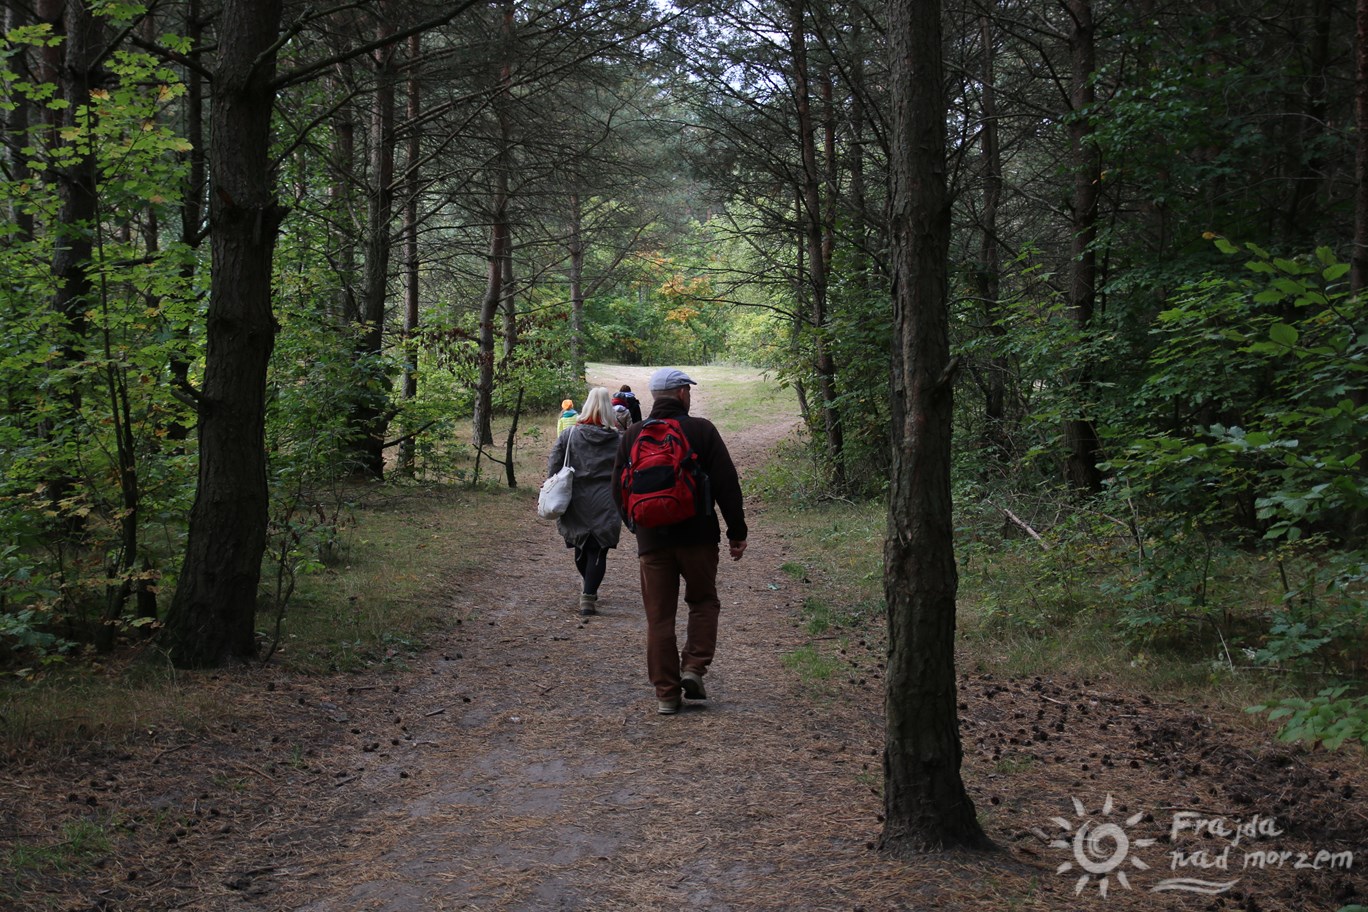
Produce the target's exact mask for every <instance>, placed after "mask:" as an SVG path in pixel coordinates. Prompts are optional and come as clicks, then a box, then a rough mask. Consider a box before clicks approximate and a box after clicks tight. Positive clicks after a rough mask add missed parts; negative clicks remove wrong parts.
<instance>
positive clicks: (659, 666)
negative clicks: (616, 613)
mask: <svg viewBox="0 0 1368 912" xmlns="http://www.w3.org/2000/svg"><path fill="white" fill-rule="evenodd" d="M719 550H720V548H719V546H718V545H716V544H706V545H689V546H687V547H682V548H661V549H660V550H658V551H651V552H649V553H647V554H643V555H641V556H640V557H639V558H638V560H639V561H640V562H641V601H642V603H643V604H644V605H645V606H646V673H647V674H648V675H649V676H650V678H651V683H652V684H654V685H655V690H656V697H657V698H658V699H661V700H670V699H673V698H675V697H677V696H679V673H680V672H681V671H683V670H686V669H687V670H689V671H696V672H698V673H699V674H703V672H704V671H706V670H707V668H708V666H709V665H710V664H712V659H713V651H714V650H715V649H716V648H717V616H718V614H719V613H720V612H721V609H722V603H721V602H720V601H718V598H717V562H718V554H719ZM681 577H683V579H684V604H686V605H688V606H689V620H688V628H687V632H686V635H685V640H684V652H683V654H682V655H681V654H680V652H679V650H678V647H677V645H676V640H675V614H676V612H677V611H678V608H679V580H680V578H681Z"/></svg>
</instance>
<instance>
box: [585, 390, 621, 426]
mask: <svg viewBox="0 0 1368 912" xmlns="http://www.w3.org/2000/svg"><path fill="white" fill-rule="evenodd" d="M579 423H580V424H601V425H603V426H604V427H612V426H613V406H612V397H611V396H609V394H608V388H607V387H604V386H596V387H594V388H593V389H591V390H590V391H589V395H588V396H585V397H584V408H582V409H580V417H579Z"/></svg>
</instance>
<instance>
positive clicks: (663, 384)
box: [647, 367, 698, 393]
mask: <svg viewBox="0 0 1368 912" xmlns="http://www.w3.org/2000/svg"><path fill="white" fill-rule="evenodd" d="M697 385H698V383H697V381H695V380H693V379H692V378H691V377H690V376H689V375H688V374H686V373H684V372H683V371H682V370H680V369H679V368H677V367H662V368H661V369H660V370H658V371H656V372H655V373H653V374H651V381H650V383H649V384H647V386H648V388H649V389H650V391H651V392H653V393H663V392H664V391H666V390H672V389H679V388H680V387H681V386H697Z"/></svg>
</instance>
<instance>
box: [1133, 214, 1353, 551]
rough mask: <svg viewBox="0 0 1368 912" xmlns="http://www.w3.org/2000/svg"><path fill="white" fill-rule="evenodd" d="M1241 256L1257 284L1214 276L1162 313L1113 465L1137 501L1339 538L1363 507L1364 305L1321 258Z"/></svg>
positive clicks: (1322, 254) (1273, 530) (1281, 532)
mask: <svg viewBox="0 0 1368 912" xmlns="http://www.w3.org/2000/svg"><path fill="white" fill-rule="evenodd" d="M1219 245H1220V247H1221V249H1222V250H1223V251H1224V252H1226V253H1228V254H1231V255H1235V254H1238V253H1239V251H1238V250H1237V249H1236V248H1235V247H1234V245H1232V244H1230V243H1228V242H1225V241H1224V240H1221V241H1219ZM1249 250H1250V252H1251V253H1253V254H1254V258H1253V259H1251V260H1249V261H1248V262H1246V263H1245V268H1246V270H1247V271H1248V272H1250V273H1253V274H1254V277H1253V278H1240V277H1226V276H1221V275H1213V276H1209V277H1207V278H1206V279H1203V280H1202V281H1200V282H1197V283H1194V284H1191V285H1189V286H1188V287H1186V288H1185V289H1183V290H1182V291H1180V292H1179V294H1178V295H1177V296H1176V297H1175V301H1174V306H1172V307H1171V308H1169V309H1168V310H1165V311H1164V312H1163V313H1161V314H1160V315H1159V318H1158V321H1157V326H1156V328H1155V330H1154V332H1155V334H1156V335H1157V336H1158V337H1159V344H1158V346H1157V347H1156V348H1155V351H1154V354H1153V355H1152V357H1151V359H1150V366H1151V370H1152V373H1151V374H1150V376H1149V377H1148V378H1147V379H1146V380H1145V382H1144V384H1143V385H1142V387H1141V388H1140V390H1139V393H1138V395H1137V397H1136V401H1135V402H1134V404H1133V406H1134V411H1133V414H1134V416H1135V418H1134V419H1132V421H1131V422H1128V423H1124V424H1123V423H1118V424H1117V425H1116V426H1113V427H1111V428H1109V429H1108V435H1109V437H1110V438H1111V439H1113V440H1119V441H1122V442H1124V449H1122V450H1121V452H1120V453H1119V455H1118V456H1117V457H1116V458H1114V459H1113V461H1112V465H1113V467H1114V468H1115V469H1116V470H1117V472H1118V475H1119V476H1120V478H1121V479H1122V480H1123V483H1126V484H1129V485H1131V486H1132V488H1133V489H1135V491H1136V492H1137V494H1138V495H1140V496H1144V497H1147V498H1152V499H1153V500H1154V501H1155V502H1156V503H1158V504H1160V505H1161V506H1164V507H1168V506H1172V505H1179V504H1181V505H1183V508H1184V511H1185V512H1186V513H1188V514H1192V515H1196V516H1199V517H1202V519H1203V521H1206V522H1219V521H1222V520H1223V519H1229V520H1233V521H1235V522H1237V523H1239V524H1240V525H1242V526H1243V527H1245V528H1247V529H1250V530H1251V531H1255V532H1259V533H1261V534H1264V535H1265V536H1266V537H1268V538H1270V539H1275V538H1286V539H1287V540H1289V541H1295V540H1296V539H1297V538H1299V537H1301V536H1302V535H1304V534H1307V533H1308V532H1310V531H1314V530H1322V531H1327V532H1331V533H1335V534H1348V533H1349V532H1350V530H1349V529H1348V528H1347V527H1346V525H1345V520H1346V519H1349V518H1352V517H1354V516H1355V515H1356V513H1357V512H1358V511H1361V510H1363V509H1364V508H1366V507H1368V481H1365V476H1364V474H1363V473H1362V472H1361V471H1360V470H1359V469H1358V464H1359V461H1360V459H1361V455H1362V453H1363V451H1364V448H1365V446H1368V421H1366V420H1364V419H1365V418H1368V404H1366V405H1356V404H1355V403H1354V401H1353V399H1352V397H1351V396H1350V392H1351V391H1353V390H1356V389H1360V388H1362V384H1363V382H1364V375H1365V372H1368V359H1365V344H1364V342H1363V341H1362V339H1361V337H1360V334H1359V333H1358V331H1357V330H1356V326H1358V325H1360V324H1361V322H1362V320H1363V319H1364V315H1365V314H1364V304H1363V303H1362V302H1361V301H1358V300H1354V299H1351V298H1350V297H1349V295H1348V290H1347V287H1346V286H1345V285H1344V283H1343V282H1342V279H1343V277H1344V275H1345V273H1346V271H1347V269H1348V267H1347V266H1346V265H1345V264H1342V263H1338V262H1336V261H1335V259H1334V257H1333V255H1332V254H1331V252H1330V251H1329V250H1327V249H1324V248H1322V249H1319V250H1317V251H1316V253H1315V255H1314V256H1312V257H1303V258H1298V259H1287V258H1282V257H1274V256H1271V255H1270V254H1268V253H1267V252H1265V251H1263V250H1262V249H1260V248H1258V247H1257V246H1255V245H1249ZM1151 416H1153V417H1151ZM1160 416H1162V417H1160ZM1156 418H1159V420H1158V421H1156V420H1155V419H1156Z"/></svg>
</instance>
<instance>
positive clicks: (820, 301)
mask: <svg viewBox="0 0 1368 912" xmlns="http://www.w3.org/2000/svg"><path fill="white" fill-rule="evenodd" d="M804 10H805V7H804V6H803V0H790V2H789V53H790V54H791V55H792V57H793V96H794V102H795V105H796V107H797V115H798V143H799V146H800V148H801V152H802V158H803V173H802V178H801V180H802V184H801V187H800V199H801V202H802V206H801V208H800V210H799V216H800V218H801V224H802V227H803V233H804V239H805V241H806V244H807V258H808V285H809V291H810V293H811V295H812V327H813V331H814V335H813V338H814V340H815V342H814V345H815V355H816V359H815V360H816V363H815V365H814V366H815V368H816V372H817V392H818V394H819V395H820V396H821V399H822V426H823V429H824V430H825V431H826V445H827V456H828V457H829V458H830V459H831V465H832V469H833V472H834V481H835V482H836V484H837V485H840V484H842V483H843V482H844V480H845V469H844V459H845V456H844V452H843V451H844V450H845V435H844V432H843V430H842V428H841V417H840V412H839V410H838V408H837V404H836V395H837V393H836V360H835V358H833V357H832V354H831V347H830V343H828V342H827V340H826V332H827V284H828V283H827V271H828V265H829V261H828V256H827V251H826V249H825V243H824V240H823V237H822V224H823V216H822V181H823V175H822V172H821V170H820V167H819V165H818V162H817V137H816V124H815V123H814V121H813V118H812V97H811V96H812V90H811V87H810V80H809V78H808V59H807V30H806V20H805V15H804Z"/></svg>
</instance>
